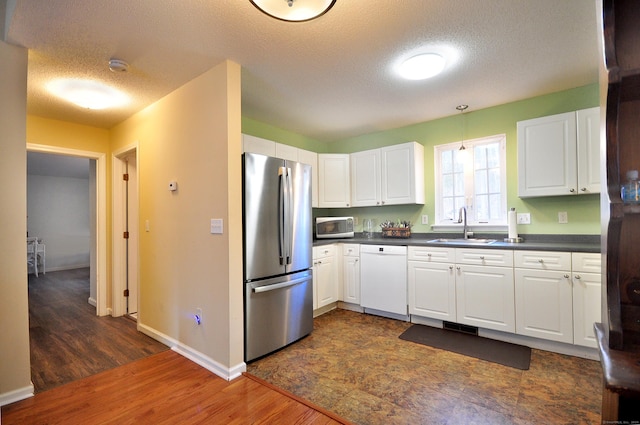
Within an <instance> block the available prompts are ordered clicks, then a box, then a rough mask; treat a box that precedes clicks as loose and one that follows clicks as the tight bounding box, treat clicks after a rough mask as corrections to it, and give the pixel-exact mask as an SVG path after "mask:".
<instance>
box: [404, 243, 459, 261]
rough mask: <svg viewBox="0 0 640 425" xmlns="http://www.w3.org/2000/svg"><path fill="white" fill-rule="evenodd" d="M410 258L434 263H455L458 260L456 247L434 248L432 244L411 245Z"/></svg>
mask: <svg viewBox="0 0 640 425" xmlns="http://www.w3.org/2000/svg"><path fill="white" fill-rule="evenodd" d="M408 258H409V260H413V261H427V262H433V263H453V262H455V261H456V253H455V249H454V248H434V247H432V246H410V247H409V249H408Z"/></svg>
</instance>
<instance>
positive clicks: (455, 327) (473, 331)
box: [442, 322, 478, 335]
mask: <svg viewBox="0 0 640 425" xmlns="http://www.w3.org/2000/svg"><path fill="white" fill-rule="evenodd" d="M442 328H443V329H447V330H449V331H458V332H462V333H465V334H470V335H478V328H477V327H475V326H469V325H461V324H460V323H453V322H442Z"/></svg>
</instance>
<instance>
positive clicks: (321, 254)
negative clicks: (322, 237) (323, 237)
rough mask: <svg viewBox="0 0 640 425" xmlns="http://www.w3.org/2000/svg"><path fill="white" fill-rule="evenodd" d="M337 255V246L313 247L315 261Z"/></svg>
mask: <svg viewBox="0 0 640 425" xmlns="http://www.w3.org/2000/svg"><path fill="white" fill-rule="evenodd" d="M335 253H336V246H335V244H333V245H322V246H314V247H313V259H314V260H317V259H320V258H326V257H332V256H334V255H335Z"/></svg>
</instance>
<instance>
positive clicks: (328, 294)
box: [314, 256, 338, 308]
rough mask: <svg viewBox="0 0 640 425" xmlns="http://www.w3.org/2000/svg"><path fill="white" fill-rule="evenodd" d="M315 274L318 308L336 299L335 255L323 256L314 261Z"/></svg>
mask: <svg viewBox="0 0 640 425" xmlns="http://www.w3.org/2000/svg"><path fill="white" fill-rule="evenodd" d="M314 263H315V264H314V272H316V274H317V284H318V285H317V287H316V291H317V293H318V308H320V307H324V306H325V305H328V304H331V303H333V302H336V301H338V273H337V269H336V261H335V256H329V257H323V258H320V259H318V260H317V261H315V262H314Z"/></svg>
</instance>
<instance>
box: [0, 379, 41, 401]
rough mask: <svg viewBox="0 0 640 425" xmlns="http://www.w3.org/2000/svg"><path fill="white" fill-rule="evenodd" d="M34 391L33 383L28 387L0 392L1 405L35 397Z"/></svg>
mask: <svg viewBox="0 0 640 425" xmlns="http://www.w3.org/2000/svg"><path fill="white" fill-rule="evenodd" d="M33 393H34V389H33V383H32V384H30V385H27V386H26V387H22V388H18V389H17V390H13V391H9V392H6V393H2V394H0V406H4V405H6V404H11V403H15V402H16V401H20V400H24V399H26V398H29V397H33Z"/></svg>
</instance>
